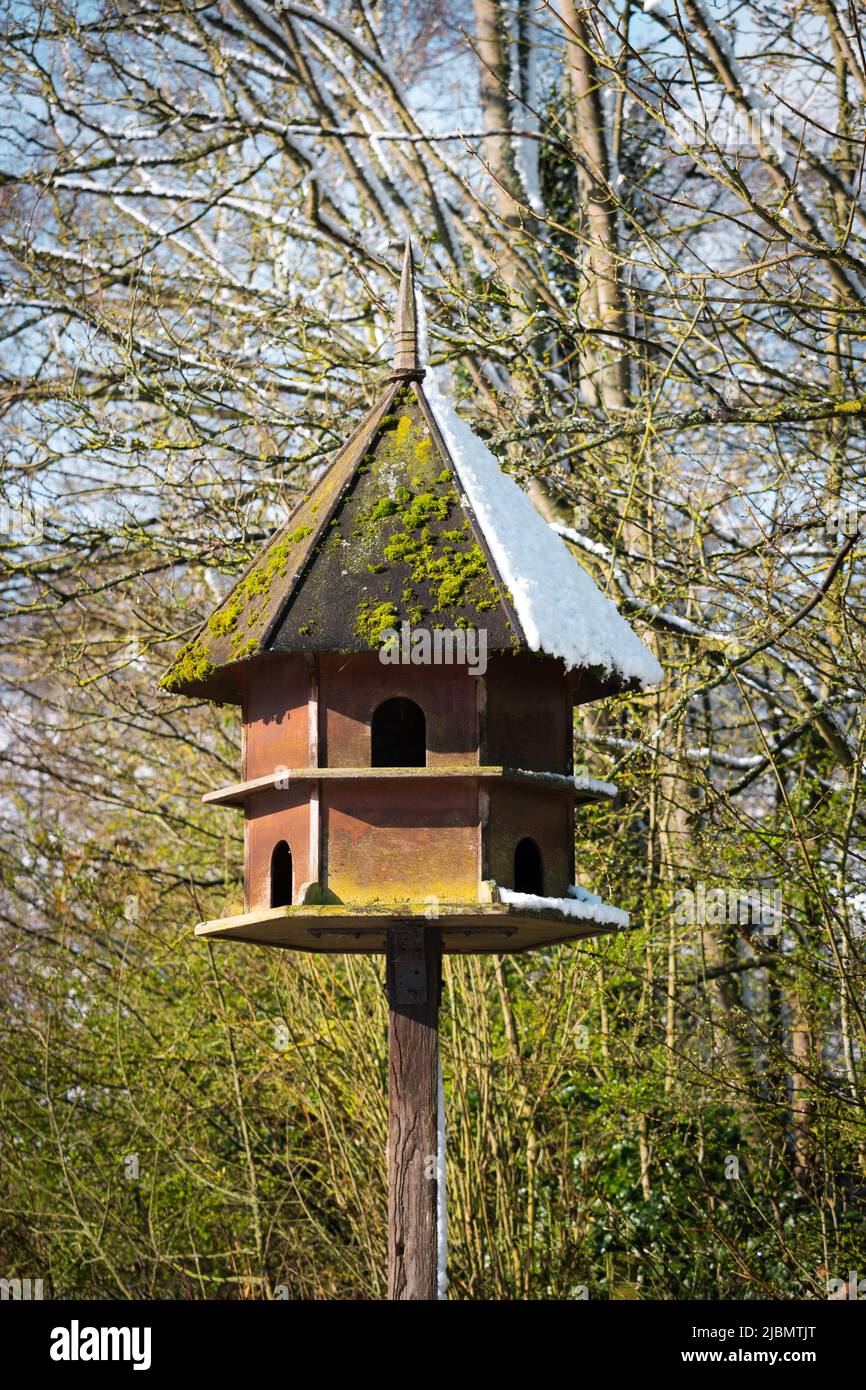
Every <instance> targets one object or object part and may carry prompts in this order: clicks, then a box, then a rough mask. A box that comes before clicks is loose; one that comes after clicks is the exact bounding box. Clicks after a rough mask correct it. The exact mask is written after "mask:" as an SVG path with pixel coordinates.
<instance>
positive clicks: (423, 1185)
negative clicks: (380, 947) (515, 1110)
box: [387, 922, 442, 1299]
mask: <svg viewBox="0 0 866 1390" xmlns="http://www.w3.org/2000/svg"><path fill="white" fill-rule="evenodd" d="M387 979H388V1297H389V1298H390V1299H435V1298H436V1269H437V1225H436V1198H437V1176H436V1152H437V1124H436V1118H437V1100H438V1096H437V1081H438V1063H439V994H440V988H441V979H442V936H441V932H440V929H439V927H438V926H436V925H432V924H429V923H424V924H423V925H421V924H418V923H408V922H405V923H403V922H401V923H396V924H395V925H394V926H392V927H390V928H389V929H388V941H387Z"/></svg>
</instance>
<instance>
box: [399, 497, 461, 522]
mask: <svg viewBox="0 0 866 1390" xmlns="http://www.w3.org/2000/svg"><path fill="white" fill-rule="evenodd" d="M456 501H457V498H456V497H449V496H447V495H446V496H445V497H437V496H436V495H435V493H432V492H422V493H419V494H418V496H417V497H413V498H412V501H411V502H410V504H409V506H408V507H407V508H406V510H405V511H404V512H403V514H402V521H403V525H404V526H405V527H406V529H407V530H408V531H417V530H418V528H419V527H420V526H424V525H425V524H426V522H428V521H431V520H432V519H433V518H434V517H435V518H436V520H438V521H444V520H445V518H446V517H447V515H448V512H449V511H450V509H451V503H452V502H456Z"/></svg>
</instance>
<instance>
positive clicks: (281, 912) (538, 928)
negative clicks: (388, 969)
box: [195, 894, 629, 955]
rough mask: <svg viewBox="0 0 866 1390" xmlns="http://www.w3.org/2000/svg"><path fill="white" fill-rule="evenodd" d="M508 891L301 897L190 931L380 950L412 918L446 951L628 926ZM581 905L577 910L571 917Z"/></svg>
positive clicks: (611, 910)
mask: <svg viewBox="0 0 866 1390" xmlns="http://www.w3.org/2000/svg"><path fill="white" fill-rule="evenodd" d="M510 896H511V897H512V898H513V899H517V900H518V901H498V902H478V903H466V902H459V903H447V902H437V903H436V904H435V906H432V905H431V904H430V903H429V902H424V903H410V902H387V903H386V902H376V903H365V904H361V905H353V904H347V903H323V904H311V903H303V904H298V905H297V906H293V907H272V908H259V909H256V910H255V911H253V912H244V913H240V914H238V915H237V916H232V917H220V918H217V919H215V920H214V921H211V922H201V923H200V924H199V925H198V926H197V927H196V929H195V931H196V936H201V937H206V938H209V939H217V940H222V941H242V942H248V943H254V944H256V945H259V946H277V947H283V948H285V949H288V950H296V951H331V952H339V953H341V954H343V953H354V954H368V955H369V954H373V955H375V954H378V953H382V952H384V951H385V947H386V937H387V931H388V929H389V927H393V926H395V925H398V924H407V923H414V924H417V925H419V926H423V925H436V926H438V927H439V929H440V931H441V933H442V950H443V951H444V952H445V953H446V954H450V955H486V954H489V953H491V952H495V953H510V952H518V951H530V950H535V949H537V948H538V947H540V946H555V945H558V944H560V943H561V942H566V941H575V940H581V939H584V938H586V937H593V936H601V935H606V934H608V933H610V932H617V931H624V930H627V929H628V925H629V923H628V915H627V913H625V912H622V911H621V910H620V909H618V908H615V907H612V906H611V905H610V904H608V903H602V902H600V901H599V900H598V899H595V900H594V901H593V903H591V904H585V903H584V904H577V903H575V902H574V901H572V900H569V899H559V900H557V899H543V898H533V897H532V895H528V894H511V895H510ZM554 904H556V905H554ZM581 907H583V908H584V909H585V911H584V913H583V915H576V914H578V913H579V912H580V909H581Z"/></svg>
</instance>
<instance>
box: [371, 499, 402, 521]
mask: <svg viewBox="0 0 866 1390" xmlns="http://www.w3.org/2000/svg"><path fill="white" fill-rule="evenodd" d="M396 511H397V503H396V502H395V501H394V500H393V499H392V498H391V497H382V498H380V500H379V501H378V502H377V503H376V505H375V507H374V508H373V510H372V511H371V512H370V514H369V517H368V520H369V521H382V520H384V518H385V517H386V516H394V514H395V512H396Z"/></svg>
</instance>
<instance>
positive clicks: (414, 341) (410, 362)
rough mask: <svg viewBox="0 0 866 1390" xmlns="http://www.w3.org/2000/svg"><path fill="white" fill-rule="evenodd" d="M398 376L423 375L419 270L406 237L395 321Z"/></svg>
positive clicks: (396, 371)
mask: <svg viewBox="0 0 866 1390" xmlns="http://www.w3.org/2000/svg"><path fill="white" fill-rule="evenodd" d="M394 375H395V376H419V377H420V376H423V375H424V371H423V368H422V366H421V363H420V360H419V358H418V311H417V308H416V305H415V269H414V265H413V261H412V240H411V238H410V237H407V238H406V250H405V252H404V254H403V274H402V275H401V277H400V294H399V297H398V299H397V317H396V319H395V320H394Z"/></svg>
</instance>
